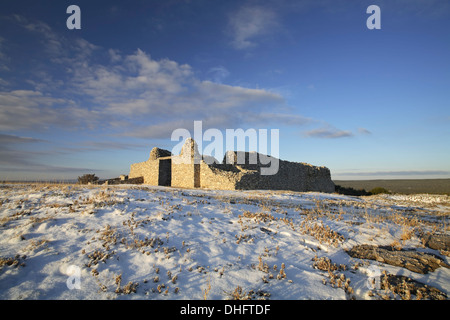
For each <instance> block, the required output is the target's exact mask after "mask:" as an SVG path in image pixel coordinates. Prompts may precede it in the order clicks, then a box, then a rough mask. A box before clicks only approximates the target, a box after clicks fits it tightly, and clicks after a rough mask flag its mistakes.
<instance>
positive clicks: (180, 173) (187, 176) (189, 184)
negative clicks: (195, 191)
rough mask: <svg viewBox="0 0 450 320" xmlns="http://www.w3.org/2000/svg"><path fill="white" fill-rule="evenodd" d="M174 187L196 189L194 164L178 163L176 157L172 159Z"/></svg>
mask: <svg viewBox="0 0 450 320" xmlns="http://www.w3.org/2000/svg"><path fill="white" fill-rule="evenodd" d="M172 187H178V188H195V167H194V163H177V160H176V157H173V158H172Z"/></svg>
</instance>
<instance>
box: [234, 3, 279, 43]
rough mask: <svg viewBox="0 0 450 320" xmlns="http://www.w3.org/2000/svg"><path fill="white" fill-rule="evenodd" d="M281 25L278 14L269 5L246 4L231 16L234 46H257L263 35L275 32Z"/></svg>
mask: <svg viewBox="0 0 450 320" xmlns="http://www.w3.org/2000/svg"><path fill="white" fill-rule="evenodd" d="M278 27H279V18H278V15H277V14H276V13H275V11H273V9H270V8H268V7H264V6H260V5H245V6H243V7H241V8H239V9H238V10H237V11H236V12H234V13H233V14H231V15H230V16H229V21H228V31H229V33H230V35H231V37H232V41H231V44H232V46H233V47H234V48H236V49H239V50H242V49H248V48H252V47H255V46H256V45H257V44H258V41H260V40H261V38H262V37H263V36H266V35H269V34H273V33H274V32H276V30H277V29H278Z"/></svg>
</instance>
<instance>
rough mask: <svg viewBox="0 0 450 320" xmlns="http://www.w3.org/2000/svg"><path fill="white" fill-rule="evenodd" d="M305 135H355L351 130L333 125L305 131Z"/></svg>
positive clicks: (335, 136)
mask: <svg viewBox="0 0 450 320" xmlns="http://www.w3.org/2000/svg"><path fill="white" fill-rule="evenodd" d="M303 135H304V136H305V137H307V138H322V139H337V138H347V137H352V136H354V134H353V133H352V132H351V131H348V130H339V129H336V128H333V127H325V128H318V129H313V130H309V131H305V132H304V133H303Z"/></svg>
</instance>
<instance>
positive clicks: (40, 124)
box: [0, 90, 83, 131]
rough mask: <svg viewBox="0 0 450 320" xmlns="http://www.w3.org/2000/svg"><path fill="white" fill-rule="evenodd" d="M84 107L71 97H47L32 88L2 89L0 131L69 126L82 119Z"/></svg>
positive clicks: (0, 93) (0, 95)
mask: <svg viewBox="0 0 450 320" xmlns="http://www.w3.org/2000/svg"><path fill="white" fill-rule="evenodd" d="M82 112H83V110H79V109H78V108H76V107H75V105H74V102H73V101H71V100H68V99H61V98H54V97H51V96H46V95H44V94H43V93H41V92H38V91H32V90H15V91H9V92H0V130H2V131H17V130H21V129H35V130H41V129H46V128H47V127H48V126H53V125H54V126H62V127H67V126H68V125H73V124H74V123H75V122H76V121H80V115H81V114H82Z"/></svg>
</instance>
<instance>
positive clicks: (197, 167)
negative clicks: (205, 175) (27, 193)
mask: <svg viewBox="0 0 450 320" xmlns="http://www.w3.org/2000/svg"><path fill="white" fill-rule="evenodd" d="M194 188H200V164H194Z"/></svg>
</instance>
